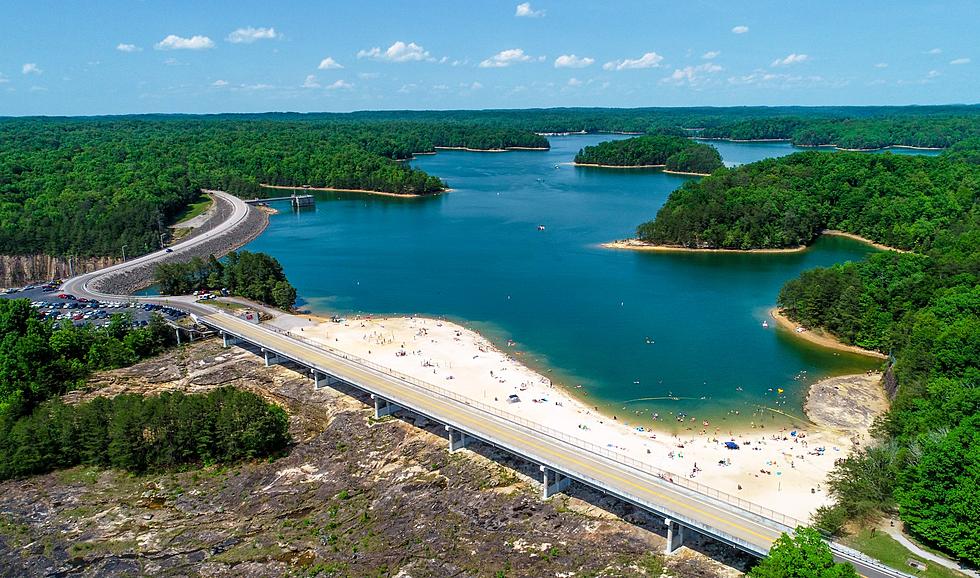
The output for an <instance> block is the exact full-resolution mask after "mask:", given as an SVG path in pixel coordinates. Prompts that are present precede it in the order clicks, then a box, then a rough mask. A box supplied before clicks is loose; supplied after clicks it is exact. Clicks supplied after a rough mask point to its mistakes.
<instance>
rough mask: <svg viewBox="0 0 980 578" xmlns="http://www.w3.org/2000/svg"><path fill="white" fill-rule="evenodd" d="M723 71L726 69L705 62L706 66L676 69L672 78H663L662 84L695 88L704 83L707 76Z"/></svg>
mask: <svg viewBox="0 0 980 578" xmlns="http://www.w3.org/2000/svg"><path fill="white" fill-rule="evenodd" d="M722 70H724V69H723V68H722V67H721V66H719V65H717V64H715V63H714V62H705V63H704V64H699V65H697V66H685V67H684V68H676V69H674V72H673V73H672V74H671V75H670V76H668V77H665V78H663V79H662V80H661V82H664V83H668V84H678V85H679V84H690V85H692V86H693V85H697V84H701V83H703V82H704V80H705V78H704V75H705V74H714V73H716V72H721V71H722Z"/></svg>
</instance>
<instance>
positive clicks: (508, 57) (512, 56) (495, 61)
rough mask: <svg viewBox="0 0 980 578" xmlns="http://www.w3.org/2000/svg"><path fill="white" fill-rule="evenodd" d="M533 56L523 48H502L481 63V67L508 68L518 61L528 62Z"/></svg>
mask: <svg viewBox="0 0 980 578" xmlns="http://www.w3.org/2000/svg"><path fill="white" fill-rule="evenodd" d="M528 60H531V57H530V56H528V55H527V54H524V50H523V49H522V48H510V49H507V50H501V51H500V52H498V53H496V54H494V55H493V56H491V57H490V58H488V59H486V60H484V61H483V62H481V63H480V68H506V67H508V66H510V65H511V64H514V63H517V62H527V61H528Z"/></svg>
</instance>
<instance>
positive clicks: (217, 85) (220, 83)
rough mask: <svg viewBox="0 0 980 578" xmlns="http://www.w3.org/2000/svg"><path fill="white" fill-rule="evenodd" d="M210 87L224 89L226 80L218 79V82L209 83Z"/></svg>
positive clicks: (226, 84)
mask: <svg viewBox="0 0 980 578" xmlns="http://www.w3.org/2000/svg"><path fill="white" fill-rule="evenodd" d="M211 86H214V87H216V88H221V87H224V86H228V81H227V80H221V79H220V78H219V79H218V80H215V81H214V82H212V83H211Z"/></svg>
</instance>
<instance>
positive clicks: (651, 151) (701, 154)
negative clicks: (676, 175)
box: [575, 135, 723, 174]
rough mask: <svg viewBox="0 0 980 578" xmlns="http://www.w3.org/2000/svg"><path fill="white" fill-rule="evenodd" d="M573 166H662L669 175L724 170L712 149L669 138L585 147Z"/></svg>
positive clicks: (636, 138) (625, 141)
mask: <svg viewBox="0 0 980 578" xmlns="http://www.w3.org/2000/svg"><path fill="white" fill-rule="evenodd" d="M575 163H576V164H594V165H605V166H614V167H637V166H650V165H663V166H665V167H666V168H667V170H671V171H681V172H688V173H702V174H708V173H711V171H713V170H715V169H717V168H720V167H721V166H723V165H722V162H721V155H720V154H718V150H717V149H715V148H714V147H712V146H708V145H705V144H700V143H697V142H694V141H692V140H690V139H688V138H685V137H680V136H670V135H651V136H638V137H634V138H628V139H623V140H613V141H606V142H602V143H599V144H597V145H595V146H589V147H585V148H583V149H582V150H580V151H579V153H578V154H577V155H575Z"/></svg>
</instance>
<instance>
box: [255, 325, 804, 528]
mask: <svg viewBox="0 0 980 578" xmlns="http://www.w3.org/2000/svg"><path fill="white" fill-rule="evenodd" d="M262 327H263V328H265V329H269V330H271V331H273V332H275V333H278V334H281V335H283V336H285V337H288V338H290V339H294V340H297V341H300V342H302V343H305V344H307V345H310V346H311V347H314V348H316V349H320V350H323V351H326V352H328V353H330V354H332V355H334V356H337V357H340V358H342V359H345V360H347V361H352V362H354V363H357V364H358V365H362V366H365V367H368V368H370V369H373V370H374V371H377V372H380V373H383V374H386V375H389V376H391V377H394V378H397V379H399V380H401V381H405V382H408V383H410V384H412V385H414V386H416V387H418V388H421V389H422V390H425V391H427V392H430V393H434V394H436V395H439V396H442V397H445V398H449V399H452V400H454V401H457V402H460V403H464V404H466V405H468V406H470V407H473V408H476V409H479V410H481V411H483V412H486V413H489V414H491V415H494V416H496V417H497V418H500V419H503V420H506V421H509V422H512V423H515V424H517V425H520V426H522V427H523V428H525V429H529V430H532V431H533V432H535V433H540V434H544V435H547V436H548V437H551V438H554V439H558V440H561V441H563V442H565V443H567V444H570V445H573V446H575V447H577V448H579V449H582V450H585V451H588V452H591V453H593V454H597V455H600V456H603V457H605V458H608V459H610V460H613V461H615V462H619V463H621V464H624V465H627V466H630V467H631V468H633V469H635V470H639V471H641V472H643V473H646V474H648V475H652V476H655V477H657V478H660V479H662V480H665V481H667V482H670V483H671V484H674V485H676V486H680V487H683V488H687V489H689V490H691V491H693V492H696V493H699V494H702V495H705V496H709V497H711V498H714V499H716V500H720V501H722V502H724V503H726V504H730V505H732V506H735V507H738V508H740V509H742V510H745V511H747V512H751V513H753V514H756V515H758V516H762V517H763V518H766V519H768V520H772V521H774V522H777V523H779V524H781V525H783V526H785V527H787V528H789V529H793V528H796V527H797V526H804V525H806V524H805V523H804V522H802V521H801V520H798V519H796V518H793V517H792V516H787V515H785V514H783V513H780V512H777V511H775V510H772V509H771V508H766V507H765V506H761V505H759V504H756V503H754V502H751V501H749V500H746V499H743V498H740V497H738V496H736V495H733V494H729V493H727V492H722V491H720V490H717V489H715V488H712V487H710V486H706V485H704V484H701V483H698V482H696V481H694V480H691V479H689V478H686V477H680V476H677V475H676V474H674V473H673V472H669V471H667V470H664V469H661V468H658V467H656V466H653V465H650V464H649V463H647V462H644V461H642V460H638V459H636V458H634V457H632V456H629V455H627V454H624V453H622V452H620V451H616V450H613V449H610V448H609V447H608V446H602V445H599V444H595V443H592V442H589V441H586V440H583V439H582V438H580V437H576V436H572V435H569V434H567V433H565V432H562V431H559V430H555V429H552V428H549V427H547V426H544V425H542V424H540V423H538V422H533V421H530V420H527V419H524V418H522V417H520V416H518V415H515V414H513V413H511V412H507V411H503V410H501V409H499V408H496V407H493V406H491V405H487V404H485V403H481V402H479V401H476V400H474V399H472V398H470V397H466V396H463V395H460V394H458V393H456V392H454V391H451V390H448V389H446V388H443V387H439V386H437V385H433V384H431V383H429V382H426V381H423V380H421V379H418V378H416V377H413V376H411V375H407V374H405V373H402V372H400V371H397V370H394V369H391V368H389V367H385V366H383V365H381V364H378V363H376V362H373V361H371V360H368V359H364V358H362V357H359V356H357V355H353V354H351V353H348V352H346V351H342V350H339V349H336V348H334V347H331V346H329V345H327V344H325V343H322V342H320V341H316V340H313V339H309V338H307V337H303V336H301V335H296V334H295V333H292V332H289V331H286V330H283V329H280V328H278V327H272V326H268V325H263V326H262Z"/></svg>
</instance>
